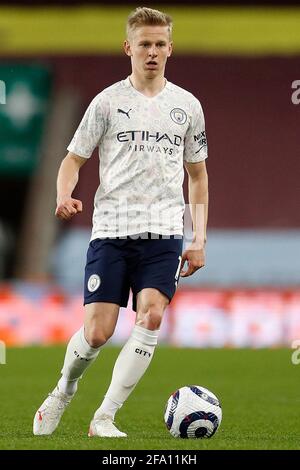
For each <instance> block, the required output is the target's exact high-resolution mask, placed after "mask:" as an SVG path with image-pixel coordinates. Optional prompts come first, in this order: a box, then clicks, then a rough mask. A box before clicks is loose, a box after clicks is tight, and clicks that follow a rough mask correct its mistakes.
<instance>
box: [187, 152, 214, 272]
mask: <svg viewBox="0 0 300 470" xmlns="http://www.w3.org/2000/svg"><path fill="white" fill-rule="evenodd" d="M184 166H185V169H186V171H187V173H188V190H189V204H190V210H191V215H192V221H193V241H192V243H191V244H190V245H189V246H188V248H187V249H186V250H185V251H184V253H183V255H182V262H181V271H180V275H181V277H187V276H190V275H191V274H193V273H194V272H195V271H197V270H198V269H200V268H202V267H203V266H204V265H205V243H206V227H207V218H208V175H207V170H206V164H205V160H203V161H200V162H196V163H189V162H184ZM185 261H187V263H188V267H187V269H186V271H184V270H183V266H184V264H185Z"/></svg>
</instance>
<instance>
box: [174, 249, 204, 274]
mask: <svg viewBox="0 0 300 470" xmlns="http://www.w3.org/2000/svg"><path fill="white" fill-rule="evenodd" d="M186 261H187V263H188V267H187V269H186V271H184V269H183V267H184V264H185V262H186ZM203 266H205V250H204V247H199V246H197V245H196V244H195V243H192V244H191V245H190V246H189V247H188V249H187V250H185V251H184V253H183V255H182V260H181V266H180V276H181V277H187V276H191V275H192V274H194V272H196V271H198V269H200V268H203Z"/></svg>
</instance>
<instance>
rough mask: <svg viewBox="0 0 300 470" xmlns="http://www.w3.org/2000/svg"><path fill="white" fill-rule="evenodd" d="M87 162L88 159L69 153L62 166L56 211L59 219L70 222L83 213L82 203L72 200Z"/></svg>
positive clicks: (59, 174)
mask: <svg viewBox="0 0 300 470" xmlns="http://www.w3.org/2000/svg"><path fill="white" fill-rule="evenodd" d="M86 161H87V159H86V158H82V157H79V156H78V155H76V154H75V153H72V152H69V153H68V154H67V156H66V157H65V158H64V159H63V161H62V163H61V165H60V168H59V171H58V176H57V199H56V210H55V215H56V217H58V218H59V219H64V220H69V219H71V217H73V216H74V215H75V214H77V213H78V212H82V202H81V201H79V200H78V199H74V198H72V193H73V191H74V188H75V186H76V184H77V182H78V179H79V170H80V168H81V167H82V165H83V164H84V163H85V162H86Z"/></svg>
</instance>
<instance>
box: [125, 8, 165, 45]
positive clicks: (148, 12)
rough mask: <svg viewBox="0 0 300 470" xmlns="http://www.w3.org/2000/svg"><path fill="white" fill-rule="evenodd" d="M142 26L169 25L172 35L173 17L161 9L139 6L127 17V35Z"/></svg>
mask: <svg viewBox="0 0 300 470" xmlns="http://www.w3.org/2000/svg"><path fill="white" fill-rule="evenodd" d="M141 26H168V31H169V36H170V39H171V36H172V27H173V21H172V18H171V17H170V16H169V15H167V14H166V13H163V12H162V11H159V10H153V9H152V8H147V7H138V8H136V9H135V10H134V11H132V12H131V13H130V15H129V16H128V19H127V25H126V33H127V37H128V36H129V34H130V33H131V32H132V31H135V30H136V29H137V28H139V27H141Z"/></svg>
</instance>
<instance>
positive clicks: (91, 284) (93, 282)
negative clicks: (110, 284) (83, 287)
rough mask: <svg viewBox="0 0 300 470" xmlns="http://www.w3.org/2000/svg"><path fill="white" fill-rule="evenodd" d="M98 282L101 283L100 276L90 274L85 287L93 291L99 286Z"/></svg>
mask: <svg viewBox="0 0 300 470" xmlns="http://www.w3.org/2000/svg"><path fill="white" fill-rule="evenodd" d="M100 284H101V279H100V276H98V274H92V275H91V276H90V277H89V280H88V283H87V288H88V290H89V291H90V292H95V291H96V290H97V289H98V288H99V287H100Z"/></svg>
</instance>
